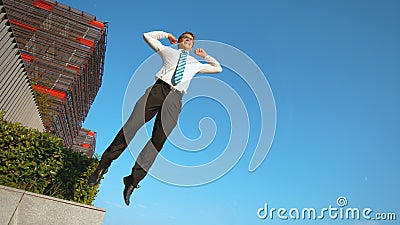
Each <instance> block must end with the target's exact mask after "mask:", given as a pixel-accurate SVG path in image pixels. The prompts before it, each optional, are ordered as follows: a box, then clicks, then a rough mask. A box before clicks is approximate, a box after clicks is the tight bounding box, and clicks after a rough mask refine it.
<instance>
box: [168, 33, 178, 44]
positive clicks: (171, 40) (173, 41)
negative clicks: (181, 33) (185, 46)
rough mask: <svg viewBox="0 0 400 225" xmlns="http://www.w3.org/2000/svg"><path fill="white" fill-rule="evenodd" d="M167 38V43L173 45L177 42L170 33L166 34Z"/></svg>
mask: <svg viewBox="0 0 400 225" xmlns="http://www.w3.org/2000/svg"><path fill="white" fill-rule="evenodd" d="M168 40H169V43H171V44H173V45H174V44H176V42H177V40H176V38H175V37H174V35H172V34H168Z"/></svg>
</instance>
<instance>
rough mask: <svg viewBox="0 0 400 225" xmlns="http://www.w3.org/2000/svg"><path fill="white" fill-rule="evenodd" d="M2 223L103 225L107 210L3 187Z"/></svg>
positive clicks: (10, 224) (23, 224)
mask: <svg viewBox="0 0 400 225" xmlns="http://www.w3.org/2000/svg"><path fill="white" fill-rule="evenodd" d="M0 202H1V207H0V224H8V225H30V224H32V225H37V224H43V225H47V224H48V225H54V224H60V225H63V224H65V225H67V224H68V225H70V224H77V225H80V224H82V225H87V224H99V225H101V224H102V221H103V218H104V214H105V212H106V210H105V209H102V208H97V207H94V206H90V205H85V204H80V203H76V202H71V201H66V200H62V199H58V198H53V197H49V196H45V195H40V194H35V193H31V192H27V191H23V190H19V189H15V188H10V187H5V186H1V185H0Z"/></svg>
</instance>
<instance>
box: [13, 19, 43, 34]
mask: <svg viewBox="0 0 400 225" xmlns="http://www.w3.org/2000/svg"><path fill="white" fill-rule="evenodd" d="M9 21H10V23H12V24H14V25H17V26H20V27H23V28H26V29H28V30H31V31H36V30H37V28H36V27H34V26H31V25H28V24H25V23H22V22H19V21H16V20H13V19H9Z"/></svg>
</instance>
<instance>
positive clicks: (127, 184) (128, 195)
mask: <svg viewBox="0 0 400 225" xmlns="http://www.w3.org/2000/svg"><path fill="white" fill-rule="evenodd" d="M124 184H125V188H124V193H123V194H124V201H125V204H126V205H129V199H130V198H131V195H132V192H133V190H134V189H135V188H138V186H133V185H132V184H131V183H130V182H129V181H128V177H124Z"/></svg>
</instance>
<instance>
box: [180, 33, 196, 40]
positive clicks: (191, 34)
mask: <svg viewBox="0 0 400 225" xmlns="http://www.w3.org/2000/svg"><path fill="white" fill-rule="evenodd" d="M185 34H189V35H190V36H192V37H193V40H194V39H195V36H194V34H193V33H192V32H190V31H186V32H183V33H182V34H181V35H180V36H179V38H178V42H180V40H181V39H182V38H183V36H185Z"/></svg>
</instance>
